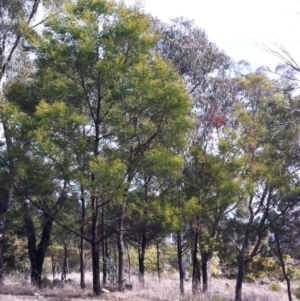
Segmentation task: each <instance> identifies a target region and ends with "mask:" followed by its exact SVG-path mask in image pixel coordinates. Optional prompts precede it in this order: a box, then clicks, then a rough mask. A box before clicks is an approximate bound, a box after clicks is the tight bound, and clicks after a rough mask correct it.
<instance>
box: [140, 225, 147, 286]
mask: <svg viewBox="0 0 300 301" xmlns="http://www.w3.org/2000/svg"><path fill="white" fill-rule="evenodd" d="M146 246H147V239H146V229H145V228H143V233H142V241H141V247H140V252H139V281H140V282H141V283H142V284H143V287H144V285H145V277H144V275H145V254H146Z"/></svg>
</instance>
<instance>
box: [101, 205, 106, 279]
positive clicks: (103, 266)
mask: <svg viewBox="0 0 300 301" xmlns="http://www.w3.org/2000/svg"><path fill="white" fill-rule="evenodd" d="M104 210H105V209H104V208H102V218H101V223H102V227H101V229H102V238H103V237H105V234H106V233H105V230H106V221H105V212H104ZM107 259H108V258H107V238H104V239H102V261H103V265H102V274H103V279H102V283H103V285H106V281H107Z"/></svg>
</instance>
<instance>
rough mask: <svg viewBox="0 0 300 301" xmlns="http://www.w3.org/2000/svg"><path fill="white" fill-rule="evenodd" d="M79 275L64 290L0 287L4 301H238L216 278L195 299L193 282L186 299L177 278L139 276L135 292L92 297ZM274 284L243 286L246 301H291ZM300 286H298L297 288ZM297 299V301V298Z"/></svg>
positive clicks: (15, 283)
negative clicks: (209, 288) (80, 283)
mask: <svg viewBox="0 0 300 301" xmlns="http://www.w3.org/2000/svg"><path fill="white" fill-rule="evenodd" d="M78 277H79V275H77V274H70V275H69V277H68V278H70V279H73V280H74V283H72V284H68V285H64V287H55V288H44V289H38V288H36V287H34V286H32V285H31V284H30V283H29V282H28V281H25V280H20V279H18V278H14V277H8V278H6V280H5V285H4V286H3V287H2V288H0V300H1V301H21V300H24V301H38V300H41V301H43V300H44V301H87V300H88V301H93V300H97V301H104V300H105V301H127V300H130V301H176V300H178V301H179V300H184V301H195V300H203V301H232V300H234V288H235V280H229V279H215V278H213V279H212V290H211V293H210V294H209V295H203V294H201V293H199V294H200V296H199V295H198V296H195V297H193V296H192V294H191V280H189V281H186V282H185V291H186V294H185V297H184V298H180V296H179V283H178V277H177V275H172V276H168V277H167V276H165V277H163V278H162V279H161V281H160V282H159V281H158V280H157V277H155V276H151V275H146V277H145V285H144V288H143V287H142V285H141V284H140V283H139V282H138V280H137V277H132V281H131V282H132V283H133V289H132V290H126V291H125V292H123V293H120V292H117V291H116V292H110V293H103V294H102V295H101V296H100V297H94V296H93V295H92V286H91V275H87V278H86V283H87V288H86V289H85V290H81V289H80V287H79V278H78ZM271 284H272V283H271V282H270V283H268V284H259V282H257V283H245V284H244V285H243V301H287V300H288V297H287V290H286V287H285V283H283V282H281V283H278V284H279V285H278V286H277V289H278V290H279V291H273V290H272V289H271V287H270V285H271ZM296 286H297V284H296V283H295V286H294V289H296ZM293 300H297V298H296V297H295V296H293Z"/></svg>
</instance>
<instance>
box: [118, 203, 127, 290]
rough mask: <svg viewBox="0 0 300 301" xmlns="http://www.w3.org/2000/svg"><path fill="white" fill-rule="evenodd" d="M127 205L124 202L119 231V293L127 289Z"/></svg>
mask: <svg viewBox="0 0 300 301" xmlns="http://www.w3.org/2000/svg"><path fill="white" fill-rule="evenodd" d="M125 207H126V203H125V202H124V203H123V205H122V210H121V214H120V217H119V220H118V231H117V239H118V253H119V254H118V255H119V258H118V260H119V265H118V275H119V277H118V286H119V291H120V292H123V291H124V288H125V275H124V236H123V231H124V214H125Z"/></svg>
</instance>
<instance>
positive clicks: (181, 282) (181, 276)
mask: <svg viewBox="0 0 300 301" xmlns="http://www.w3.org/2000/svg"><path fill="white" fill-rule="evenodd" d="M177 260H178V269H179V288H180V295H184V274H185V273H184V268H183V263H182V241H181V232H180V231H179V232H178V233H177Z"/></svg>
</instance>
